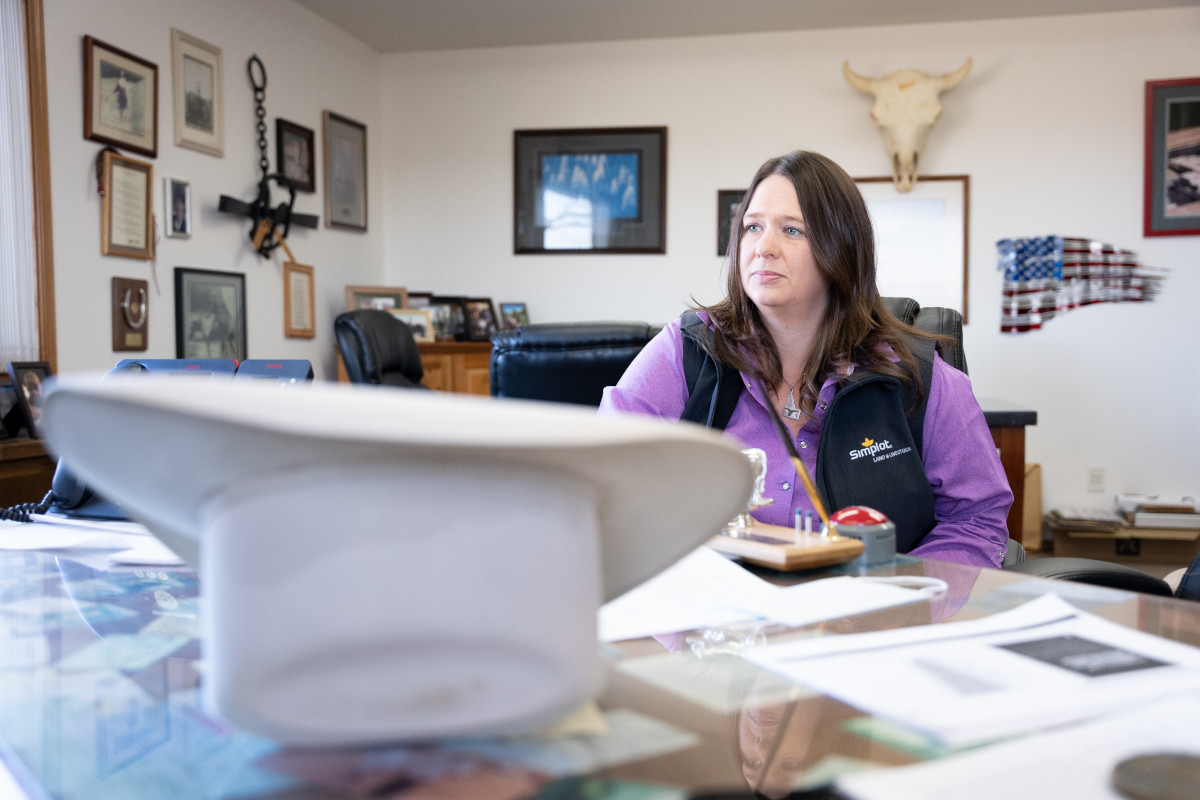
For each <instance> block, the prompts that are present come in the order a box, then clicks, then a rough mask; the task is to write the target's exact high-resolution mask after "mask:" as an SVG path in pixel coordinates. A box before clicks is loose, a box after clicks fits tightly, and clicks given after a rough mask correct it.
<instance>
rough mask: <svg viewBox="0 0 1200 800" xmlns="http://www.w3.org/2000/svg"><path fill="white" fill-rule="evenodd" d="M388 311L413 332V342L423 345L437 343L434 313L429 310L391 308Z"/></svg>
mask: <svg viewBox="0 0 1200 800" xmlns="http://www.w3.org/2000/svg"><path fill="white" fill-rule="evenodd" d="M388 311H390V312H391V314H392V316H393V317H395V318H396V319H398V320H400V321H401V322H403V323H404V324H405V325H407V326H408V327H409V328H410V329H411V330H412V335H413V341H415V342H419V343H421V344H427V343H431V342H433V341H436V337H435V334H434V331H433V312H432V311H430V310H429V309H428V308H389V309H388Z"/></svg>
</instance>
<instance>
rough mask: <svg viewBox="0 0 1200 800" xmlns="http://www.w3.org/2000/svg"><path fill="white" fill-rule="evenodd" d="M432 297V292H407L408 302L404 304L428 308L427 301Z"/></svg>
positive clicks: (410, 306)
mask: <svg viewBox="0 0 1200 800" xmlns="http://www.w3.org/2000/svg"><path fill="white" fill-rule="evenodd" d="M432 299H433V293H432V292H409V293H408V302H407V303H406V304H405V305H407V306H408V307H409V308H429V301H430V300H432Z"/></svg>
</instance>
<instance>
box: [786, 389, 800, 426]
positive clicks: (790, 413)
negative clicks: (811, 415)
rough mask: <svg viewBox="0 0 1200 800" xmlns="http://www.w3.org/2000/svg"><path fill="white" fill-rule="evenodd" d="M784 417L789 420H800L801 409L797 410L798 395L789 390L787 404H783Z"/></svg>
mask: <svg viewBox="0 0 1200 800" xmlns="http://www.w3.org/2000/svg"><path fill="white" fill-rule="evenodd" d="M783 415H784V416H785V417H787V418H788V419H800V409H798V408H796V395H795V392H794V391H793V390H792V389H790V388H789V389H788V396H787V402H786V403H784V404H783Z"/></svg>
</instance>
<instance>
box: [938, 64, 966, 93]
mask: <svg viewBox="0 0 1200 800" xmlns="http://www.w3.org/2000/svg"><path fill="white" fill-rule="evenodd" d="M970 72H971V57H970V56H967V60H966V61H964V62H963V65H962V66H961V67H959V68H958V69H956V70H954V72H947V73H946V74H945V75H942V76H941V81H942V87H941V89H940V90H939V91H942V92H944V91H946V90H947V89H953V88H954V87H955V86H958V84H959V83H961V82H962V79H963V78H965V77H967V75H968V74H969V73H970Z"/></svg>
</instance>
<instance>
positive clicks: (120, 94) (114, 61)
mask: <svg viewBox="0 0 1200 800" xmlns="http://www.w3.org/2000/svg"><path fill="white" fill-rule="evenodd" d="M83 138H85V139H93V140H95V141H97V142H104V143H105V144H110V145H113V146H114V147H123V148H125V149H126V150H133V151H134V152H136V153H141V154H142V155H147V156H150V157H151V158H154V157H155V156H156V155H158V66H157V65H156V64H153V63H151V62H149V61H147V60H146V59H144V58H138V57H137V56H135V55H134V54H133V53H127V52H125V51H124V50H120V49H118V48H116V47H113V46H112V45H110V44H106V43H104V42H102V41H100V40H99V39H94V38H92V37H91V36H84V37H83Z"/></svg>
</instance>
